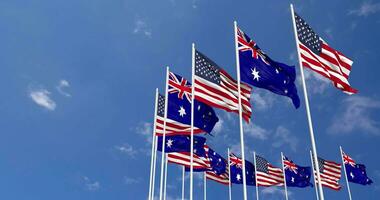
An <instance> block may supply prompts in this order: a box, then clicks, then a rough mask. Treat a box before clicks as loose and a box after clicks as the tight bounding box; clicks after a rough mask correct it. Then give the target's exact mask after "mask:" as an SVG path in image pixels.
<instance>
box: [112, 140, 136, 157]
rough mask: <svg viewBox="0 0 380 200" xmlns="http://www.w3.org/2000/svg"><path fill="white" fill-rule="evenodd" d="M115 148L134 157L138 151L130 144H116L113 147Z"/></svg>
mask: <svg viewBox="0 0 380 200" xmlns="http://www.w3.org/2000/svg"><path fill="white" fill-rule="evenodd" d="M114 148H115V149H116V150H118V151H119V152H120V153H123V154H125V155H127V156H129V157H131V158H134V157H135V156H136V154H137V153H138V151H137V150H136V149H134V148H133V146H132V145H130V144H126V143H125V144H123V145H117V146H115V147H114Z"/></svg>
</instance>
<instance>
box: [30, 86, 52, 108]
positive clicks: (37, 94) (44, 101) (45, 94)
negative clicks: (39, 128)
mask: <svg viewBox="0 0 380 200" xmlns="http://www.w3.org/2000/svg"><path fill="white" fill-rule="evenodd" d="M29 97H30V98H31V99H32V100H33V101H34V103H36V104H37V105H39V106H41V107H44V108H46V109H47V110H50V111H54V110H55V108H56V107H57V104H56V103H55V102H54V101H53V100H52V99H51V97H50V92H49V91H48V90H46V89H43V88H40V89H30V91H29Z"/></svg>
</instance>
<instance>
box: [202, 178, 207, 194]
mask: <svg viewBox="0 0 380 200" xmlns="http://www.w3.org/2000/svg"><path fill="white" fill-rule="evenodd" d="M206 179H207V177H206V172H203V199H204V200H207V180H206Z"/></svg>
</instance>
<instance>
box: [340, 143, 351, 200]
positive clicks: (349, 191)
mask: <svg viewBox="0 0 380 200" xmlns="http://www.w3.org/2000/svg"><path fill="white" fill-rule="evenodd" d="M339 149H340V156H341V157H342V165H343V169H344V177H346V184H347V190H348V196H349V197H350V200H352V197H351V189H350V184H349V183H348V178H347V171H346V165H345V164H344V158H343V149H342V147H341V146H339Z"/></svg>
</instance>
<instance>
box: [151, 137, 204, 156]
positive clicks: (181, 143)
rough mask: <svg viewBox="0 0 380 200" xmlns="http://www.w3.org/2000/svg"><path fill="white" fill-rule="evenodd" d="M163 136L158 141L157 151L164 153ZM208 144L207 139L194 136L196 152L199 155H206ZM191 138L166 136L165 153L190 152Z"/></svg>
mask: <svg viewBox="0 0 380 200" xmlns="http://www.w3.org/2000/svg"><path fill="white" fill-rule="evenodd" d="M162 139H163V137H162V136H159V137H158V139H157V151H162ZM205 142H206V138H204V137H201V136H194V145H193V149H194V152H197V153H198V154H204V152H205V150H204V148H203V146H204V144H205ZM190 144H191V143H190V136H186V135H176V136H166V137H165V153H172V152H190Z"/></svg>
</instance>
